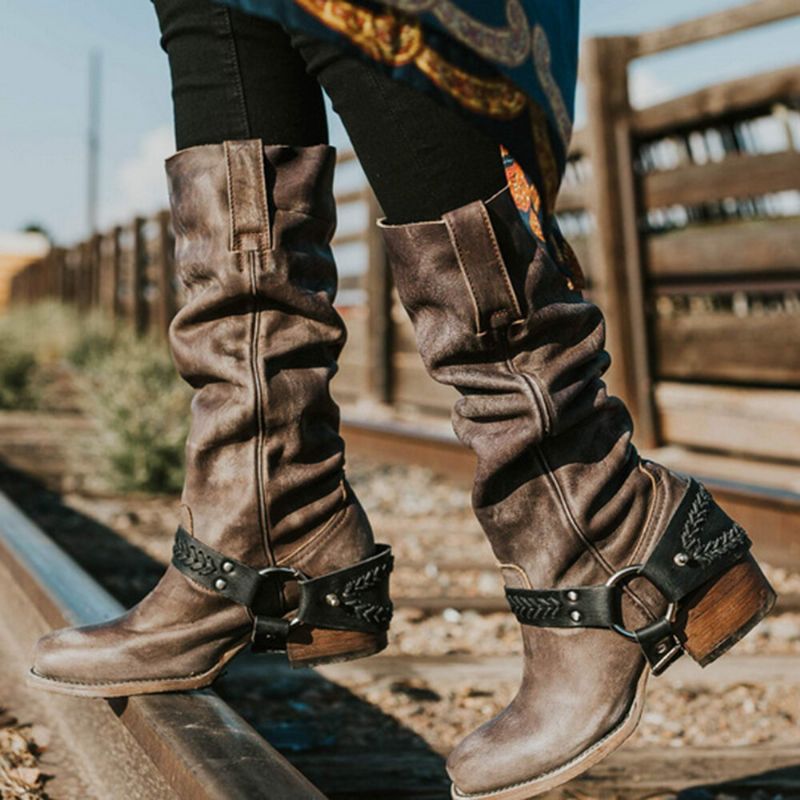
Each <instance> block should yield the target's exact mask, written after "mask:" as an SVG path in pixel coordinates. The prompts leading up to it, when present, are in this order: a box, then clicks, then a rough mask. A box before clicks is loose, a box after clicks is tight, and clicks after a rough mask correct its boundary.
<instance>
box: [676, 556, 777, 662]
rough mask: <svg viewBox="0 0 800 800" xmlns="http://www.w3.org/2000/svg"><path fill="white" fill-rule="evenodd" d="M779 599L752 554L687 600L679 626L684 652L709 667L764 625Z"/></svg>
mask: <svg viewBox="0 0 800 800" xmlns="http://www.w3.org/2000/svg"><path fill="white" fill-rule="evenodd" d="M775 598H776V595H775V592H774V590H773V588H772V586H770V584H769V581H767V579H766V578H765V577H764V573H763V572H762V571H761V569H760V567H759V566H758V564H757V563H756V560H755V559H754V558H753V557H752V556H751V555H749V554H748V555H747V556H746V557H745V558H744V559H743V560H742V561H739V562H738V563H736V564H734V566H732V567H731V568H730V569H729V570H728V571H727V572H725V573H723V574H722V575H721V576H720V577H718V578H716V579H715V580H713V581H709V583H707V584H705V585H704V586H701V587H700V588H699V589H697V591H695V592H694V593H693V594H691V595H689V597H688V598H687V599H686V601H685V603H684V604H683V607H682V608H681V611H680V612H679V614H678V620H677V623H678V624H677V625H676V628H677V629H678V630H679V631H680V633H679V638H680V639H681V641H682V643H683V646H684V649H685V650H686V652H687V653H688V654H689V655H690V656H691V657H692V658H693V659H694V660H695V661H697V663H698V664H700V666H702V667H705V666H707V665H708V664H710V663H711V662H712V661H714V660H716V659H717V658H719V657H720V656H721V655H723V654H724V653H725V652H727V651H728V650H730V648H731V647H733V645H735V644H736V642H738V641H739V640H740V639H741V638H742V637H744V636H745V635H747V634H748V633H749V632H750V631H751V630H752V629H753V628H754V627H755V626H756V625H757V624H758V623H759V622H761V620H762V619H764V617H766V616H767V614H769V612H770V611H771V609H772V607H773V605H774V604H775Z"/></svg>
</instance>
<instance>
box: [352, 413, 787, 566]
mask: <svg viewBox="0 0 800 800" xmlns="http://www.w3.org/2000/svg"><path fill="white" fill-rule="evenodd" d="M342 434H343V436H344V438H345V440H346V441H347V446H348V449H349V451H350V452H351V453H355V454H359V455H363V456H366V457H372V458H375V457H376V454H377V455H378V457H379V458H380V460H381V461H386V462H390V463H397V464H416V465H420V466H425V467H429V468H430V469H431V470H433V471H434V472H436V473H439V474H441V475H445V476H447V477H448V478H449V479H450V480H453V481H456V482H461V483H462V484H464V485H470V484H471V482H472V477H473V474H474V471H475V457H474V455H473V453H472V452H471V451H470V450H468V449H467V448H466V447H464V446H463V445H462V444H460V442H459V441H458V440H457V439H456V438H455V436H454V435H453V434H452V433H451V432H450V431H449V430H447V429H444V428H443V427H442V426H441V425H435V426H431V425H426V424H425V422H424V421H421V422H417V421H415V422H413V423H411V422H403V421H398V420H396V419H390V418H387V419H382V420H371V419H362V418H360V417H357V416H356V415H355V414H354V413H350V414H348V413H345V414H344V415H343V418H342ZM644 455H646V456H649V457H651V458H653V459H654V460H657V461H660V462H661V463H663V464H665V465H666V466H668V467H671V468H673V469H676V470H678V471H679V472H687V473H691V474H693V475H695V476H696V477H697V478H699V479H700V480H702V481H703V482H704V483H705V485H706V486H707V487H708V488H709V489H710V490H711V491H712V492H713V493H714V496H715V497H716V498H717V499H718V500H719V501H720V503H721V504H722V505H723V506H724V507H725V508H726V509H727V510H728V512H729V513H730V514H731V515H732V516H733V517H735V518H736V519H737V520H739V521H741V523H742V524H743V525H744V526H745V528H747V530H748V531H749V532H750V533H751V535H752V536H753V539H754V545H755V549H756V552H757V553H758V554H759V556H760V557H761V558H763V559H764V560H766V561H768V562H772V563H775V564H780V565H782V566H785V567H787V568H790V569H794V570H800V476H798V471H797V469H796V468H791V467H775V466H770V467H767V466H765V465H764V464H763V463H761V462H756V461H752V460H747V459H738V458H729V457H724V456H717V455H712V454H701V453H696V452H692V451H690V450H687V449H685V448H681V447H663V448H659V449H657V450H653V451H651V452H647V453H644ZM760 473H765V474H768V475H769V477H770V479H771V482H757V481H754V480H753V478H752V476H753V475H758V474H760Z"/></svg>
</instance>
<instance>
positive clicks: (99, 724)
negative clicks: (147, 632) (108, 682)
mask: <svg viewBox="0 0 800 800" xmlns="http://www.w3.org/2000/svg"><path fill="white" fill-rule="evenodd" d="M0 609H2V613H0V626H3V627H5V628H8V630H5V631H3V633H4V640H5V641H6V642H8V641H12V642H13V643H14V644H15V645H16V648H15V649H16V650H17V651H18V655H19V654H21V653H26V652H27V651H29V650H30V648H31V647H32V645H33V643H34V641H35V639H36V638H37V636H38V635H40V633H41V632H43V631H44V630H47V629H49V628H54V627H63V626H71V625H83V624H87V623H93V622H98V621H102V620H106V619H109V618H111V617H114V616H116V615H118V614H119V613H120V612H121V611H122V610H123V609H122V607H121V606H120V604H119V603H118V602H117V601H116V600H114V599H113V598H112V597H111V596H110V595H109V594H108V593H107V592H106V591H105V590H104V589H102V588H101V587H100V586H99V585H98V584H97V583H96V582H95V581H94V580H93V579H92V578H91V576H90V575H88V574H87V573H86V572H85V571H84V570H83V569H82V568H81V567H79V566H78V565H77V564H76V563H75V562H74V561H73V560H72V559H71V558H70V557H69V556H68V555H67V554H66V553H64V551H63V550H61V549H60V548H59V547H58V546H57V545H56V544H54V543H53V542H52V541H51V540H50V539H49V538H48V537H47V535H46V534H45V533H43V532H42V530H41V529H39V528H38V527H37V526H36V525H35V524H34V523H33V522H32V521H31V520H30V519H28V518H27V517H26V516H25V515H24V514H22V513H21V512H20V511H19V510H18V509H17V508H16V507H15V506H14V505H13V503H11V502H10V500H9V499H8V498H7V497H6V496H5V495H4V494H2V493H1V492H0ZM6 646H8V645H6ZM20 660H21V659H20ZM47 706H48V708H51V709H53V713H54V714H56V715H58V716H60V717H62V718H64V720H65V722H66V724H67V726H68V729H69V738H71V739H72V740H73V741H72V745H73V746H74V748H73V749H74V750H75V751H76V752H78V754H82V753H81V751H84V752H83V754H90V758H91V759H93V760H94V762H95V763H92V764H90V767H91V770H92V773H93V776H94V780H95V781H96V782H99V783H100V784H101V785H100V787H99V788H100V789H101V790H102V791H101V794H100V796H101V797H111V798H125V800H133V798H136V799H137V800H138V799H139V798H141V799H142V800H165V798H167V797H174V798H179V800H184V799H185V800H189V798H192V800H257V799H258V798H265V799H266V798H270V800H301V799H302V800H315V799H319V798H324V795H323V794H322V793H321V792H320V791H319V790H318V789H317V788H316V787H314V786H313V785H312V784H311V783H310V782H309V781H308V780H307V779H306V778H305V777H303V775H302V774H301V773H300V772H298V771H297V770H296V769H295V768H294V767H292V766H291V765H290V764H289V763H288V762H287V761H286V760H285V759H284V758H283V757H282V756H281V755H279V754H278V753H277V752H276V751H275V750H274V749H273V748H272V747H271V746H270V745H269V744H268V743H267V742H266V741H264V739H262V738H261V737H260V736H259V735H258V734H257V733H256V731H255V730H254V729H253V728H251V727H250V725H248V724H247V722H245V721H244V720H243V719H242V718H241V717H240V716H239V715H238V714H236V712H235V711H233V710H232V709H231V708H230V707H229V706H228V705H227V704H226V703H224V702H223V701H222V700H221V699H220V698H219V697H218V696H217V695H216V694H215V693H214V692H213V691H210V690H204V691H199V692H190V693H183V694H178V693H176V694H160V695H149V696H139V697H131V698H118V699H115V700H90V699H85V698H73V697H64V696H59V695H49V696H48V701H47ZM97 762H103V763H97ZM104 762H109V763H104Z"/></svg>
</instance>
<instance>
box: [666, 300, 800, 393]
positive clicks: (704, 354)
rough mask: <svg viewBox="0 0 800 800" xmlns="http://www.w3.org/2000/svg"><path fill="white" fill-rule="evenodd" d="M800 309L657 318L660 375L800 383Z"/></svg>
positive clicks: (791, 384) (797, 384)
mask: <svg viewBox="0 0 800 800" xmlns="http://www.w3.org/2000/svg"><path fill="white" fill-rule="evenodd" d="M798 342H800V314H784V313H773V314H769V315H755V314H749V315H747V316H743V317H738V316H735V315H734V314H732V313H709V314H685V315H680V316H675V317H670V316H665V317H659V318H657V320H656V323H655V336H654V343H655V356H656V373H657V375H658V377H659V378H667V379H686V378H690V379H692V380H701V381H715V380H724V381H738V382H743V383H773V384H783V385H789V386H800V347H798Z"/></svg>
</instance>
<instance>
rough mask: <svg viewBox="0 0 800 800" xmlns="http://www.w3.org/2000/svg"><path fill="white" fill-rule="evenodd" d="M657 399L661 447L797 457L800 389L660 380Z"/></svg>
mask: <svg viewBox="0 0 800 800" xmlns="http://www.w3.org/2000/svg"><path fill="white" fill-rule="evenodd" d="M655 398H656V408H657V410H658V414H659V421H660V426H661V435H662V439H663V441H664V443H665V444H669V443H676V444H683V445H687V446H692V447H698V448H706V449H709V450H726V451H730V452H737V453H743V454H746V455H752V456H758V457H763V458H778V459H783V460H786V461H789V462H794V463H797V462H798V459H800V391H793V390H782V389H751V388H733V387H725V386H711V385H696V384H688V383H673V382H667V381H664V382H661V383H658V384H656V388H655Z"/></svg>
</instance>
